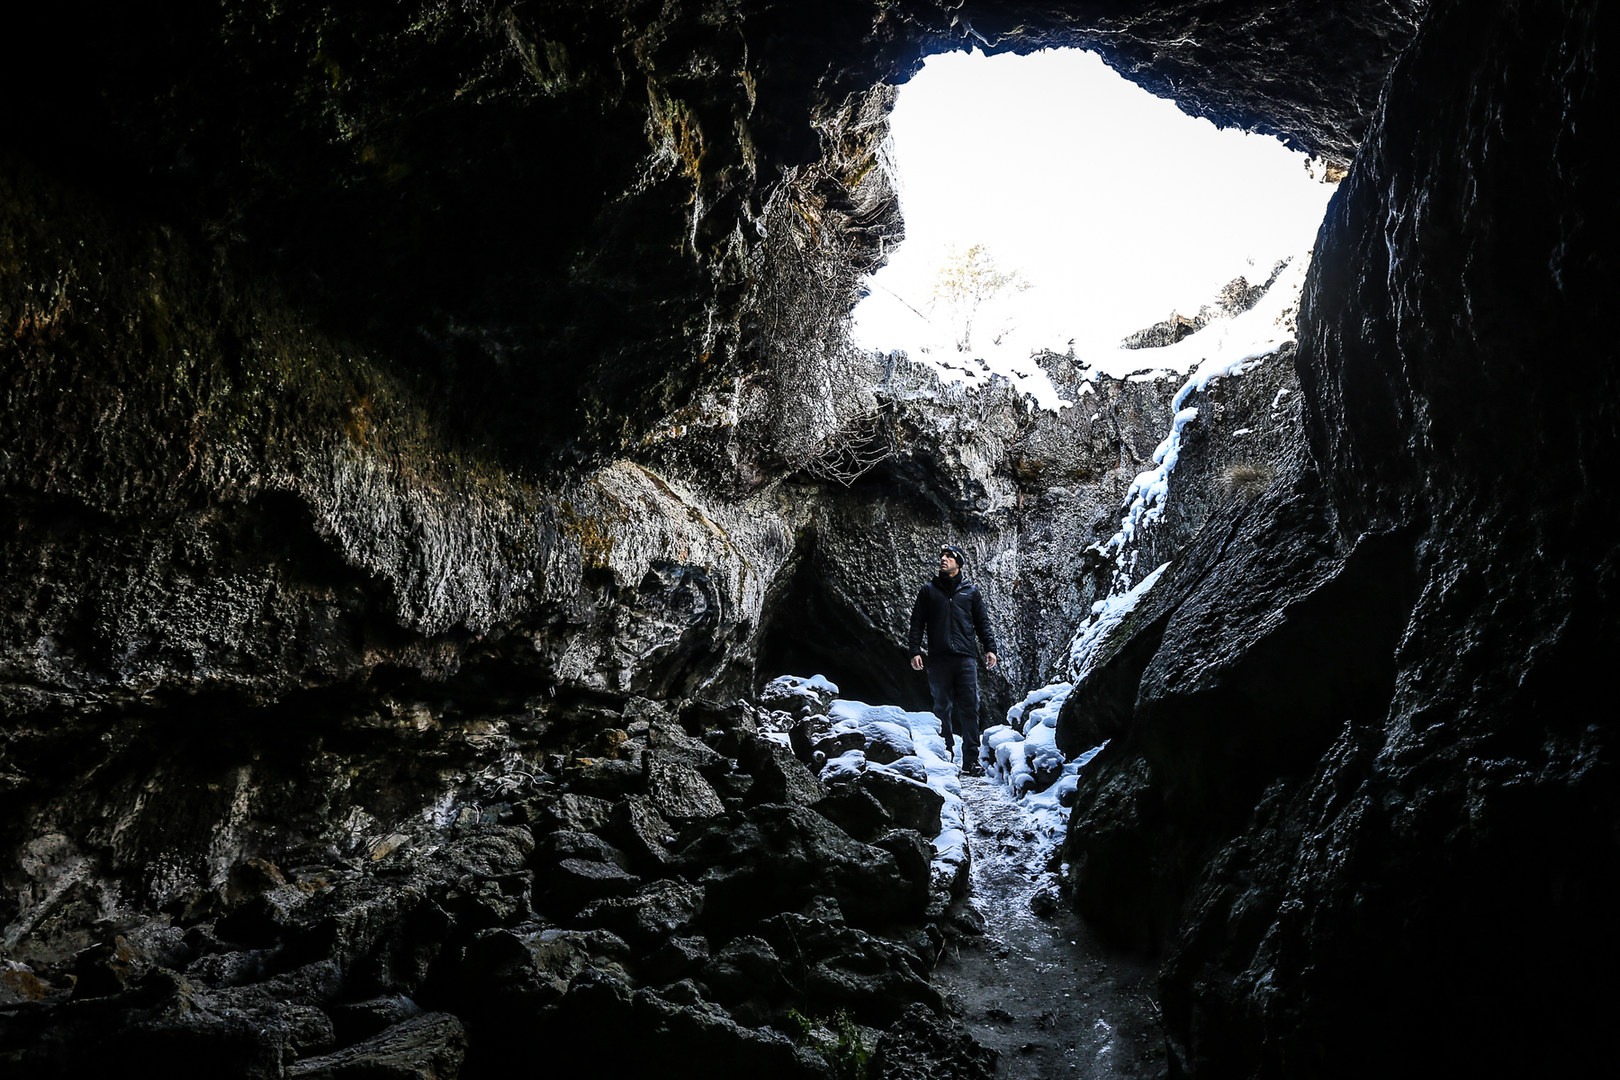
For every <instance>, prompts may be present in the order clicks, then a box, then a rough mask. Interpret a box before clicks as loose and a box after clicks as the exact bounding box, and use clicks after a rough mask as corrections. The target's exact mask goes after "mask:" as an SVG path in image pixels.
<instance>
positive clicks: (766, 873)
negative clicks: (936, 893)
mask: <svg viewBox="0 0 1620 1080" xmlns="http://www.w3.org/2000/svg"><path fill="white" fill-rule="evenodd" d="M680 858H681V866H682V872H683V873H684V874H686V875H688V876H689V877H692V878H694V879H695V880H697V881H698V882H699V883H701V884H702V885H704V886H705V887H706V889H707V892H708V904H707V906H706V909H705V919H706V921H707V922H708V923H709V924H710V925H715V926H724V925H726V924H727V921H728V920H735V919H738V918H740V917H743V916H745V915H747V914H749V913H755V912H758V911H761V910H767V911H780V910H789V909H793V908H797V907H799V906H801V905H802V904H803V903H804V902H805V901H806V900H808V899H809V898H810V897H811V896H813V895H818V894H825V895H827V896H830V897H832V898H833V899H835V900H836V901H837V902H838V903H839V905H840V907H842V908H843V909H844V911H845V912H847V913H850V916H851V918H853V919H855V920H856V921H858V922H860V923H862V924H863V925H866V924H870V923H883V922H887V921H892V920H899V919H904V918H907V917H913V918H914V917H916V915H917V914H919V913H920V912H921V911H922V909H923V906H924V905H925V904H926V903H927V901H928V875H927V872H926V868H925V870H924V872H923V874H922V876H921V878H916V877H908V876H907V871H908V870H914V869H915V868H913V867H909V866H902V865H901V863H900V862H899V861H898V860H897V859H896V858H895V856H894V855H893V854H892V853H890V852H888V851H885V850H883V849H881V848H877V847H872V846H870V845H868V844H863V843H861V842H860V841H857V840H855V839H853V838H851V837H850V836H849V835H848V834H846V833H844V832H843V831H842V830H840V829H839V828H837V826H835V825H833V824H832V822H830V821H828V820H827V819H826V818H825V817H823V816H821V815H820V814H818V813H816V812H814V811H812V810H809V809H806V808H804V807H799V806H785V805H781V804H774V803H769V804H764V805H761V806H756V807H753V808H751V809H750V810H749V811H748V812H747V815H746V817H745V818H744V819H743V820H742V821H741V822H739V823H736V824H732V823H727V824H725V825H720V826H714V827H711V828H709V829H707V830H705V831H704V832H702V833H700V834H699V835H697V836H696V837H695V838H694V839H693V840H692V841H691V843H689V844H687V845H686V846H685V847H683V848H682V849H681V851H680Z"/></svg>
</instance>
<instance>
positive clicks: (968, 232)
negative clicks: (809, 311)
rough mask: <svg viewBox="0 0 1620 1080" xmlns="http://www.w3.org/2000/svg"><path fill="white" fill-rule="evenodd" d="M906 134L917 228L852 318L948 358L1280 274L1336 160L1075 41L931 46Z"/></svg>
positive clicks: (1065, 342)
mask: <svg viewBox="0 0 1620 1080" xmlns="http://www.w3.org/2000/svg"><path fill="white" fill-rule="evenodd" d="M890 133H891V134H890V141H889V144H888V147H887V150H888V154H887V158H888V161H887V164H888V167H889V168H890V170H891V172H892V174H893V175H894V178H895V187H896V189H897V190H898V192H899V197H900V204H901V211H902V214H903V216H904V219H905V237H904V239H903V241H902V242H900V243H899V244H898V245H897V246H895V247H894V249H893V250H891V251H889V252H887V255H888V258H887V262H886V263H885V265H883V266H882V267H881V268H880V269H879V270H878V271H877V273H876V274H874V275H872V276H871V277H870V278H869V279H868V282H867V295H866V297H865V298H864V299H863V300H862V301H861V303H860V304H859V305H857V307H856V309H855V313H854V320H855V337H856V341H857V343H858V344H861V345H862V346H864V347H868V348H873V349H880V350H884V351H888V350H894V349H900V350H903V351H905V352H907V353H908V354H909V355H911V356H912V357H913V358H914V359H921V360H923V361H924V362H926V363H931V364H934V365H937V366H939V367H940V368H941V369H942V370H943V371H944V372H945V373H946V374H947V375H949V373H950V372H951V370H952V368H953V367H954V366H957V365H960V364H961V363H962V362H964V361H969V360H977V361H979V362H980V363H982V364H985V365H987V366H988V367H989V368H990V369H991V370H992V371H994V370H1000V369H1001V368H1004V367H1017V366H1018V365H1020V364H1027V362H1028V358H1029V356H1030V354H1031V353H1032V352H1035V351H1040V350H1051V351H1054V352H1058V353H1062V352H1064V351H1065V350H1066V349H1069V348H1073V349H1074V350H1075V351H1076V352H1077V353H1079V354H1081V355H1082V356H1084V355H1085V354H1087V353H1091V352H1105V351H1109V350H1113V349H1116V348H1117V347H1118V345H1119V342H1120V340H1121V339H1123V338H1125V337H1126V336H1127V335H1129V334H1132V333H1134V332H1136V331H1138V330H1141V329H1143V328H1144V327H1147V326H1149V325H1151V324H1153V323H1155V322H1158V321H1159V320H1162V319H1165V318H1166V317H1167V316H1170V315H1171V314H1172V313H1180V314H1183V315H1187V314H1191V313H1193V312H1196V311H1197V310H1198V309H1199V308H1200V306H1202V305H1204V304H1207V303H1209V302H1210V301H1211V300H1213V299H1214V298H1215V297H1216V295H1217V294H1218V293H1219V291H1220V290H1221V288H1222V287H1223V286H1225V285H1227V284H1228V283H1229V282H1231V281H1233V280H1234V279H1235V278H1238V277H1243V278H1245V279H1246V280H1247V281H1248V283H1249V284H1250V285H1257V284H1260V283H1262V282H1264V281H1265V280H1266V279H1267V278H1268V277H1269V276H1270V273H1271V271H1272V269H1273V268H1274V267H1275V266H1276V264H1277V263H1278V262H1279V261H1281V260H1283V259H1289V258H1293V257H1295V256H1298V255H1299V254H1301V253H1305V252H1308V251H1309V250H1310V248H1311V246H1312V244H1313V242H1314V239H1315V235H1316V232H1317V229H1318V228H1319V227H1320V225H1321V222H1322V217H1323V214H1324V212H1325V209H1326V204H1327V199H1328V197H1329V195H1331V194H1332V191H1333V183H1332V182H1330V181H1332V180H1334V179H1335V177H1334V176H1333V174H1332V172H1331V171H1330V170H1329V169H1328V168H1327V167H1326V166H1325V165H1323V164H1322V163H1321V162H1319V161H1316V160H1313V159H1311V158H1309V157H1307V156H1306V155H1305V154H1303V153H1301V152H1299V151H1296V150H1291V149H1289V148H1288V147H1286V146H1284V145H1283V144H1282V143H1281V142H1280V141H1279V140H1277V139H1275V138H1272V137H1269V136H1263V135H1257V134H1251V133H1248V132H1245V131H1242V130H1240V129H1238V128H1217V127H1216V126H1215V125H1214V124H1212V123H1211V122H1210V121H1208V120H1206V119H1203V118H1199V117H1193V116H1190V115H1188V114H1186V113H1184V112H1182V111H1181V110H1180V108H1179V107H1178V106H1177V105H1176V104H1175V103H1174V102H1172V101H1169V100H1167V99H1164V98H1159V97H1155V96H1154V95H1152V94H1150V93H1149V92H1148V91H1146V90H1144V89H1142V88H1141V87H1139V86H1137V85H1135V84H1134V83H1132V82H1129V81H1128V80H1126V79H1125V78H1124V77H1123V76H1121V75H1119V74H1118V73H1117V72H1115V71H1114V70H1113V69H1111V68H1109V67H1108V66H1107V65H1106V64H1105V63H1104V62H1103V60H1102V59H1101V58H1100V57H1099V56H1098V55H1097V54H1096V53H1093V52H1088V51H1085V50H1081V49H1072V48H1069V49H1047V50H1041V51H1039V52H1033V53H1025V54H1017V53H1000V54H996V55H985V54H984V53H981V52H977V51H973V52H952V53H942V54H936V55H934V56H931V57H929V58H928V59H927V61H926V62H925V63H924V64H923V66H922V68H921V70H920V71H918V73H917V74H916V75H914V76H913V77H912V78H911V79H910V80H909V81H908V82H906V83H905V84H904V85H902V86H901V87H900V88H899V91H898V93H897V94H896V98H895V105H894V109H893V112H892V113H891V116H890ZM964 276H965V277H967V278H968V279H969V281H968V283H967V287H966V288H965V289H964V288H963V282H962V278H963V277H964Z"/></svg>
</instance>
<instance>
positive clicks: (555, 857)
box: [536, 804, 630, 870]
mask: <svg viewBox="0 0 1620 1080" xmlns="http://www.w3.org/2000/svg"><path fill="white" fill-rule="evenodd" d="M618 805H624V804H618ZM536 853H537V854H538V855H539V856H540V858H541V859H543V860H546V861H549V862H561V861H562V860H564V859H582V860H584V861H586V862H602V863H612V864H614V865H615V866H617V867H619V868H620V869H621V870H629V869H630V857H629V856H628V855H626V854H625V853H624V852H623V851H620V850H619V849H618V848H616V847H614V846H613V845H612V844H610V843H608V842H607V841H606V840H604V839H602V838H601V837H600V836H597V835H596V834H595V833H588V832H575V831H574V830H572V829H558V830H557V831H556V832H554V833H550V834H548V835H547V836H546V838H545V839H544V840H543V841H541V843H540V844H539V846H538V848H537V851H536Z"/></svg>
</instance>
